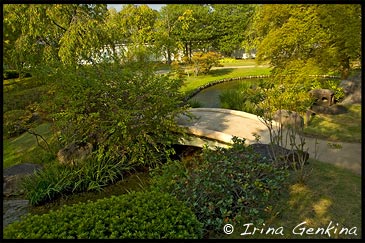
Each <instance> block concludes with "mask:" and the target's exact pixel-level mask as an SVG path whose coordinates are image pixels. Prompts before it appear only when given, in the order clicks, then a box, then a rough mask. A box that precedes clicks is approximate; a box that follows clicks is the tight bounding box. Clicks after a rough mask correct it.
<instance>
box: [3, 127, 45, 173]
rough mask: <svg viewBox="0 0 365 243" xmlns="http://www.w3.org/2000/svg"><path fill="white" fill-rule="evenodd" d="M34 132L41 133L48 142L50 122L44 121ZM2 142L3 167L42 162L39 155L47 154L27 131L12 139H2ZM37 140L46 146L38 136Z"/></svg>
mask: <svg viewBox="0 0 365 243" xmlns="http://www.w3.org/2000/svg"><path fill="white" fill-rule="evenodd" d="M34 130H35V132H37V133H38V134H40V135H42V136H43V137H44V138H45V139H46V140H47V142H48V143H49V142H50V141H49V138H50V137H51V135H52V133H51V130H50V124H49V123H44V124H41V125H39V126H38V127H36V128H35V129H34ZM3 142H4V145H3V146H4V147H3V148H4V150H3V151H4V154H3V155H4V159H3V168H7V167H10V166H12V165H16V164H21V163H43V162H46V161H42V159H41V157H42V155H44V154H47V152H46V151H44V150H43V149H42V148H40V147H39V146H38V144H37V139H36V137H35V136H34V135H32V134H29V133H23V134H22V135H21V136H19V137H16V138H12V139H3ZM39 142H40V144H41V145H42V146H46V145H45V143H44V142H43V141H42V140H41V139H40V138H39Z"/></svg>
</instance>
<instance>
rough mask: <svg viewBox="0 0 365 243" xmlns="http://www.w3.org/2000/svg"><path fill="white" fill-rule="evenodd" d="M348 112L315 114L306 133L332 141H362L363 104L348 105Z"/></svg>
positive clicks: (305, 130)
mask: <svg viewBox="0 0 365 243" xmlns="http://www.w3.org/2000/svg"><path fill="white" fill-rule="evenodd" d="M346 108H347V109H348V112H347V113H344V114H339V115H324V114H318V115H315V117H314V118H313V120H312V121H311V123H310V124H309V126H308V127H306V128H305V129H304V133H305V134H306V135H309V136H314V135H315V136H316V137H319V138H324V139H328V140H332V141H341V142H358V143H360V142H361V104H353V105H348V106H346Z"/></svg>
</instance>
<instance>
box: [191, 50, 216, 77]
mask: <svg viewBox="0 0 365 243" xmlns="http://www.w3.org/2000/svg"><path fill="white" fill-rule="evenodd" d="M220 58H221V55H220V54H218V53H215V52H207V53H203V52H195V53H194V54H193V56H192V58H191V61H192V63H193V66H194V73H195V75H196V76H197V75H199V74H201V73H203V74H207V73H208V72H209V70H210V69H211V68H212V67H214V66H220V65H221V64H220V63H219V59H220Z"/></svg>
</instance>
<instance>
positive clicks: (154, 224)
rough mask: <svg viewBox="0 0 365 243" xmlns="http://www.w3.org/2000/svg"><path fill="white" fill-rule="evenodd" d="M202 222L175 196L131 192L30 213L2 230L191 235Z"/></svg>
mask: <svg viewBox="0 0 365 243" xmlns="http://www.w3.org/2000/svg"><path fill="white" fill-rule="evenodd" d="M201 236H202V224H201V223H200V222H199V221H198V220H197V219H196V217H195V215H194V214H193V212H192V211H191V210H190V209H189V208H187V207H186V206H185V205H184V204H183V203H182V202H179V201H177V200H176V199H175V198H174V197H172V196H170V195H168V194H164V193H159V192H131V193H129V194H124V195H121V196H112V197H110V198H105V199H99V200H98V201H96V202H87V203H79V204H76V205H73V206H64V207H62V208H61V209H59V210H56V211H50V212H49V213H47V214H43V215H29V216H28V217H25V218H23V220H22V221H20V222H15V223H13V224H11V225H9V226H8V227H7V228H5V230H4V238H5V239H194V238H200V237H201Z"/></svg>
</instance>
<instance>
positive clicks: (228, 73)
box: [181, 67, 270, 93]
mask: <svg viewBox="0 0 365 243" xmlns="http://www.w3.org/2000/svg"><path fill="white" fill-rule="evenodd" d="M269 74H270V68H268V67H253V68H242V69H241V68H226V69H216V70H211V71H210V72H209V73H208V74H207V75H201V76H194V75H190V76H189V77H186V80H185V82H184V85H183V86H182V88H181V91H182V92H185V93H189V92H191V91H193V90H194V89H196V88H198V87H200V86H202V85H204V84H207V83H210V82H213V81H217V80H221V79H226V78H237V77H243V76H257V75H269Z"/></svg>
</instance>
